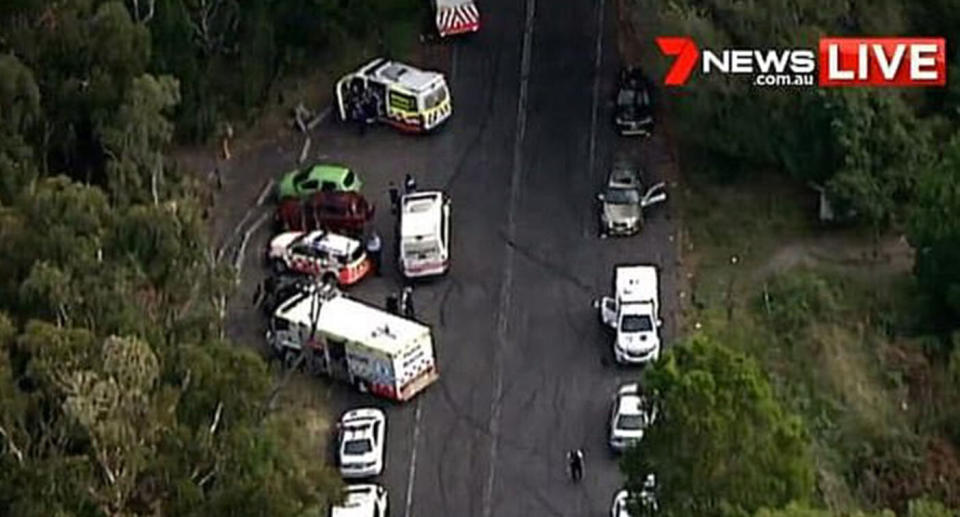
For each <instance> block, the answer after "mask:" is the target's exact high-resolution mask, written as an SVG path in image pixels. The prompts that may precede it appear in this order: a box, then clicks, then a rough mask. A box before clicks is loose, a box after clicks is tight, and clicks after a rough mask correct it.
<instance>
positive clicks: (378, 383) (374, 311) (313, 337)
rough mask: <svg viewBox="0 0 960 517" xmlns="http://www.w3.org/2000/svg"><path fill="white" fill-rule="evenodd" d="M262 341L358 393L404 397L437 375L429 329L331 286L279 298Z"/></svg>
mask: <svg viewBox="0 0 960 517" xmlns="http://www.w3.org/2000/svg"><path fill="white" fill-rule="evenodd" d="M266 338H267V343H268V344H269V345H270V347H271V348H272V349H273V351H274V352H275V353H276V354H277V355H278V356H280V357H281V358H282V359H283V361H284V363H285V364H286V365H287V366H288V367H291V366H293V365H295V364H297V363H298V362H300V361H299V358H300V354H301V352H303V353H305V354H306V357H305V358H304V359H303V362H301V363H300V364H301V365H303V367H304V368H305V369H306V370H307V371H309V372H310V373H313V374H314V375H326V376H328V377H331V378H333V379H337V380H341V381H344V382H348V383H350V384H352V385H353V386H355V387H356V388H357V389H358V390H359V391H360V392H363V393H371V394H373V395H376V396H378V397H383V398H385V399H389V400H394V401H398V402H402V401H407V400H410V399H411V398H413V397H414V396H415V395H416V394H417V393H420V392H421V391H422V390H423V389H424V388H426V387H427V386H429V385H431V384H433V383H434V382H435V381H436V380H437V379H438V378H439V373H438V371H437V361H436V357H435V355H434V348H433V334H432V332H431V330H430V327H428V326H426V325H423V324H421V323H418V322H416V321H412V320H408V319H405V318H401V317H400V316H395V315H393V314H390V313H388V312H386V311H383V310H380V309H378V308H376V307H373V306H370V305H367V304H365V303H362V302H359V301H357V300H354V299H351V298H348V297H347V296H345V295H344V294H343V293H342V292H340V291H339V290H337V289H336V288H334V287H332V286H325V287H323V288H321V289H318V290H315V291H314V292H303V293H300V294H298V295H296V296H294V297H293V298H291V299H289V300H287V301H285V302H283V303H282V304H280V306H279V307H278V308H277V310H276V311H274V313H273V316H272V317H271V318H270V321H269V323H268V330H267V335H266Z"/></svg>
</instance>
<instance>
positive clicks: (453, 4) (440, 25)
mask: <svg viewBox="0 0 960 517" xmlns="http://www.w3.org/2000/svg"><path fill="white" fill-rule="evenodd" d="M436 6H437V17H436V23H437V30H438V31H439V32H440V36H442V37H447V36H452V35H454V34H462V33H465V32H476V31H477V30H479V29H480V11H479V10H478V9H477V4H475V3H473V2H472V1H471V0H436Z"/></svg>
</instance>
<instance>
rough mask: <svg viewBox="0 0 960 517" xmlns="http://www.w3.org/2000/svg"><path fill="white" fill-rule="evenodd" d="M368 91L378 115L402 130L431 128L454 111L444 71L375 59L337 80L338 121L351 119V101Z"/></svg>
mask: <svg viewBox="0 0 960 517" xmlns="http://www.w3.org/2000/svg"><path fill="white" fill-rule="evenodd" d="M367 92H369V94H372V95H373V97H374V98H375V99H376V101H377V102H376V104H377V110H378V113H377V118H378V119H379V120H380V121H382V122H385V123H387V124H390V125H392V126H394V127H397V128H398V129H401V130H404V131H410V132H414V133H421V132H427V131H430V130H432V129H435V128H437V127H438V126H439V125H440V124H442V123H443V122H445V121H446V120H447V119H448V118H450V114H451V113H453V105H452V103H451V100H450V90H449V88H448V87H447V80H446V79H445V78H444V76H443V74H441V73H440V72H434V71H429V70H420V69H418V68H414V67H412V66H410V65H407V64H403V63H398V62H396V61H389V60H387V59H385V58H377V59H374V60H373V61H370V62H369V63H367V64H366V65H363V66H362V67H360V69H358V70H357V71H355V72H351V73H349V74H347V75H345V76H343V77H342V78H341V79H340V80H339V81H338V82H337V86H336V91H335V92H334V94H335V96H336V99H337V112H338V114H339V116H340V120H341V121H344V122H346V121H349V120H350V114H351V112H352V109H351V108H352V107H353V105H354V103H356V102H361V99H362V98H363V96H364V95H365V94H367Z"/></svg>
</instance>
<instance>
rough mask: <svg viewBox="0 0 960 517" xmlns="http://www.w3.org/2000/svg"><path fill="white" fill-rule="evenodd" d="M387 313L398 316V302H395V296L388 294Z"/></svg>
mask: <svg viewBox="0 0 960 517" xmlns="http://www.w3.org/2000/svg"><path fill="white" fill-rule="evenodd" d="M387 312H389V313H390V314H394V315H397V316H399V315H400V302H399V301H398V300H397V295H396V294H393V293H390V294H388V295H387Z"/></svg>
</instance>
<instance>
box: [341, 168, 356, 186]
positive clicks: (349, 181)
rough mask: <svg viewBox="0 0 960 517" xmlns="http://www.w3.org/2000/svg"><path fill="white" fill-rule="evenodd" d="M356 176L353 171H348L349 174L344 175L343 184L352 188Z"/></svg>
mask: <svg viewBox="0 0 960 517" xmlns="http://www.w3.org/2000/svg"><path fill="white" fill-rule="evenodd" d="M355 179H356V178H355V177H354V174H353V171H347V174H346V175H345V176H344V177H343V186H344V187H347V188H350V185H353V180H355Z"/></svg>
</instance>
